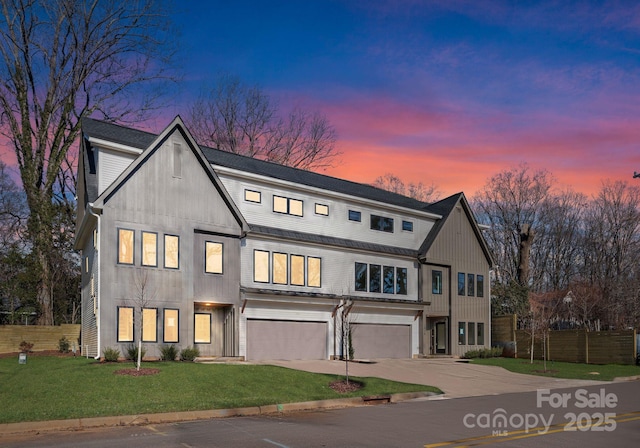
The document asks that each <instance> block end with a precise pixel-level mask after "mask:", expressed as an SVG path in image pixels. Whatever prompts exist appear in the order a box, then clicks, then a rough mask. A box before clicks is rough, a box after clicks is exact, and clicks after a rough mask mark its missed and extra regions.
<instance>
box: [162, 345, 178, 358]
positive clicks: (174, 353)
mask: <svg viewBox="0 0 640 448" xmlns="http://www.w3.org/2000/svg"><path fill="white" fill-rule="evenodd" d="M177 357H178V347H176V346H175V345H173V344H171V345H161V346H160V359H161V360H162V361H175V360H176V358H177Z"/></svg>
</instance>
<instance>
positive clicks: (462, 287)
mask: <svg viewBox="0 0 640 448" xmlns="http://www.w3.org/2000/svg"><path fill="white" fill-rule="evenodd" d="M464 290H465V275H464V272H458V295H459V296H463V295H464Z"/></svg>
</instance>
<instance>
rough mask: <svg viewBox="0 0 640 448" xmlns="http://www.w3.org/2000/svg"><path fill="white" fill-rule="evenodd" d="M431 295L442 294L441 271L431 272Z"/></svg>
mask: <svg viewBox="0 0 640 448" xmlns="http://www.w3.org/2000/svg"><path fill="white" fill-rule="evenodd" d="M431 293H432V294H442V271H431Z"/></svg>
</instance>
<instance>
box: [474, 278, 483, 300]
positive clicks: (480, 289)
mask: <svg viewBox="0 0 640 448" xmlns="http://www.w3.org/2000/svg"><path fill="white" fill-rule="evenodd" d="M476 285H477V288H476V295H477V296H478V297H484V275H480V274H478V275H476Z"/></svg>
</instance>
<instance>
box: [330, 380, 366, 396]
mask: <svg viewBox="0 0 640 448" xmlns="http://www.w3.org/2000/svg"><path fill="white" fill-rule="evenodd" d="M329 387H330V388H331V389H333V390H335V391H336V392H338V393H340V394H346V393H349V392H355V391H356V390H359V389H361V388H362V384H361V383H359V382H357V381H353V380H351V381H349V383H347V381H346V380H338V381H332V382H331V383H329Z"/></svg>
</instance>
